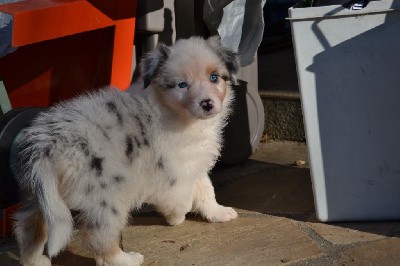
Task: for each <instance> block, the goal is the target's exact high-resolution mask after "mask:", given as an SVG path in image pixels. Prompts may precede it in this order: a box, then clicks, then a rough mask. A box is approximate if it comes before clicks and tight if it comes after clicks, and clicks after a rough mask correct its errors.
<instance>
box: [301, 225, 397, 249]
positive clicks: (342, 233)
mask: <svg viewBox="0 0 400 266" xmlns="http://www.w3.org/2000/svg"><path fill="white" fill-rule="evenodd" d="M396 224H397V223H395V222H375V223H336V224H324V223H318V222H312V223H311V222H310V223H307V226H309V227H310V228H311V229H312V230H314V231H315V232H316V233H317V234H318V235H319V236H321V237H322V238H324V239H325V240H327V241H329V242H330V243H332V244H334V245H344V244H351V243H358V242H368V241H376V240H381V239H384V238H386V237H387V236H390V234H391V232H392V231H393V229H394V228H395V226H396Z"/></svg>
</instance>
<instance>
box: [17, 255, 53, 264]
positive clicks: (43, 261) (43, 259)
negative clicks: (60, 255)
mask: <svg viewBox="0 0 400 266" xmlns="http://www.w3.org/2000/svg"><path fill="white" fill-rule="evenodd" d="M21 264H22V265H23V266H51V261H50V259H49V258H48V257H46V256H44V255H41V256H40V257H37V258H35V259H34V260H30V261H28V262H25V261H23V260H21Z"/></svg>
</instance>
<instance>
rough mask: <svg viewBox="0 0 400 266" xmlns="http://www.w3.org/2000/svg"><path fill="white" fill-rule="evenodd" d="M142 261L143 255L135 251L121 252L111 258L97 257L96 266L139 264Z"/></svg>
mask: <svg viewBox="0 0 400 266" xmlns="http://www.w3.org/2000/svg"><path fill="white" fill-rule="evenodd" d="M143 261H144V256H143V255H142V254H140V253H136V252H133V251H131V252H129V253H127V252H123V251H121V252H120V253H119V254H118V255H116V256H114V257H112V258H105V259H103V258H97V259H96V265H97V266H139V265H140V264H142V263H143Z"/></svg>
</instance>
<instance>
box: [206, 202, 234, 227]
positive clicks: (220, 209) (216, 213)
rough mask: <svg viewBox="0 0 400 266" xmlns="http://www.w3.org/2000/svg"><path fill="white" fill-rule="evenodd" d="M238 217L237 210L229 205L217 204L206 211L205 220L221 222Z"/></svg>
mask: <svg viewBox="0 0 400 266" xmlns="http://www.w3.org/2000/svg"><path fill="white" fill-rule="evenodd" d="M237 217H238V214H237V212H236V211H235V210H234V209H233V208H231V207H225V206H222V205H218V206H216V207H215V208H213V209H212V210H211V211H210V212H209V213H207V220H208V221H209V222H211V223H223V222H227V221H230V220H233V219H236V218H237Z"/></svg>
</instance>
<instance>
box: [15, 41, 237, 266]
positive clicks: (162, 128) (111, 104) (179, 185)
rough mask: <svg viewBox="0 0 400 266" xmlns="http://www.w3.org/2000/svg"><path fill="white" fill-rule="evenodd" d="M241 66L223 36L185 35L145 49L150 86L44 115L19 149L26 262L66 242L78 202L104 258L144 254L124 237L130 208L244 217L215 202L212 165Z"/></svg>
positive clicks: (92, 245)
mask: <svg viewBox="0 0 400 266" xmlns="http://www.w3.org/2000/svg"><path fill="white" fill-rule="evenodd" d="M237 68H238V64H237V59H236V55H235V54H234V53H232V52H231V51H229V50H228V49H225V48H223V47H222V46H221V44H220V41H219V39H218V38H215V37H213V38H210V39H208V40H203V39H201V38H191V39H187V40H180V41H178V42H177V43H176V44H175V45H174V46H172V47H166V46H160V47H159V48H158V49H156V50H155V51H153V52H152V53H150V54H149V55H147V56H146V57H145V59H144V60H143V62H142V64H141V72H142V81H143V86H144V87H143V86H136V87H134V88H132V89H131V90H130V91H129V92H121V91H118V90H115V89H113V88H107V89H103V90H100V91H99V92H95V93H91V94H87V95H83V96H81V97H78V98H75V99H73V100H70V101H67V102H64V103H61V104H58V105H56V106H54V107H52V108H50V109H49V110H48V111H47V112H44V113H42V114H41V115H40V116H39V117H38V118H37V119H36V120H35V121H34V123H33V125H32V126H30V127H29V128H28V129H27V130H26V131H25V133H24V134H25V137H24V142H23V143H22V145H21V147H20V153H19V156H20V166H19V171H18V175H17V177H18V179H19V181H20V184H21V188H22V191H23V193H22V195H24V196H25V201H24V206H23V208H22V209H21V210H20V211H19V213H18V214H17V216H16V219H17V222H16V227H15V232H16V236H17V240H18V243H19V247H20V252H21V262H22V264H24V265H40V266H43V265H50V259H49V258H47V257H46V256H44V255H43V250H44V245H45V243H46V242H47V247H48V250H47V253H48V255H49V257H50V258H51V257H54V256H55V255H57V254H58V253H59V252H60V251H61V250H62V249H63V248H64V247H65V246H66V245H67V244H68V241H69V238H70V236H71V233H72V229H73V224H74V221H73V218H72V215H71V212H70V210H74V211H77V213H78V214H77V220H76V221H75V222H76V225H77V226H78V227H79V228H80V230H82V232H83V234H84V236H85V244H86V246H87V247H88V248H89V249H90V250H91V251H92V252H93V253H94V255H95V257H96V262H97V264H98V265H139V264H140V263H142V262H143V256H142V255H140V254H138V253H133V252H131V253H125V252H123V251H122V250H121V249H120V248H119V245H118V241H119V235H120V232H121V230H122V228H123V227H124V226H125V224H126V221H127V218H128V214H129V211H130V210H131V209H132V208H139V207H140V206H141V204H143V203H145V202H146V203H150V204H153V205H154V206H156V207H157V209H158V210H159V211H160V212H161V213H162V214H164V215H165V217H166V220H167V222H168V223H169V224H171V225H178V224H180V223H182V222H183V221H184V219H185V214H186V213H188V212H190V211H193V212H198V213H200V214H201V215H202V216H204V217H205V218H206V219H208V221H210V222H225V221H229V220H231V219H234V218H236V217H237V213H236V212H235V211H234V210H233V209H232V208H229V207H224V206H221V205H219V204H218V203H217V202H216V200H215V194H214V189H213V186H212V184H211V181H210V179H209V177H208V172H209V170H210V169H211V168H212V167H213V165H214V164H215V162H216V160H217V158H218V156H219V151H220V148H221V131H222V129H223V126H224V125H225V123H226V118H227V115H228V114H229V111H230V109H229V106H230V103H231V101H232V92H231V88H230V86H231V83H232V82H235V74H236V72H237ZM211 75H213V78H215V76H217V82H215V80H211V79H210V76H211ZM181 82H186V84H187V85H188V86H187V87H184V88H181V87H180V86H179V85H178V84H180V83H181ZM205 101H206V102H207V104H208V103H211V105H208V108H203V106H204V105H205Z"/></svg>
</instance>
